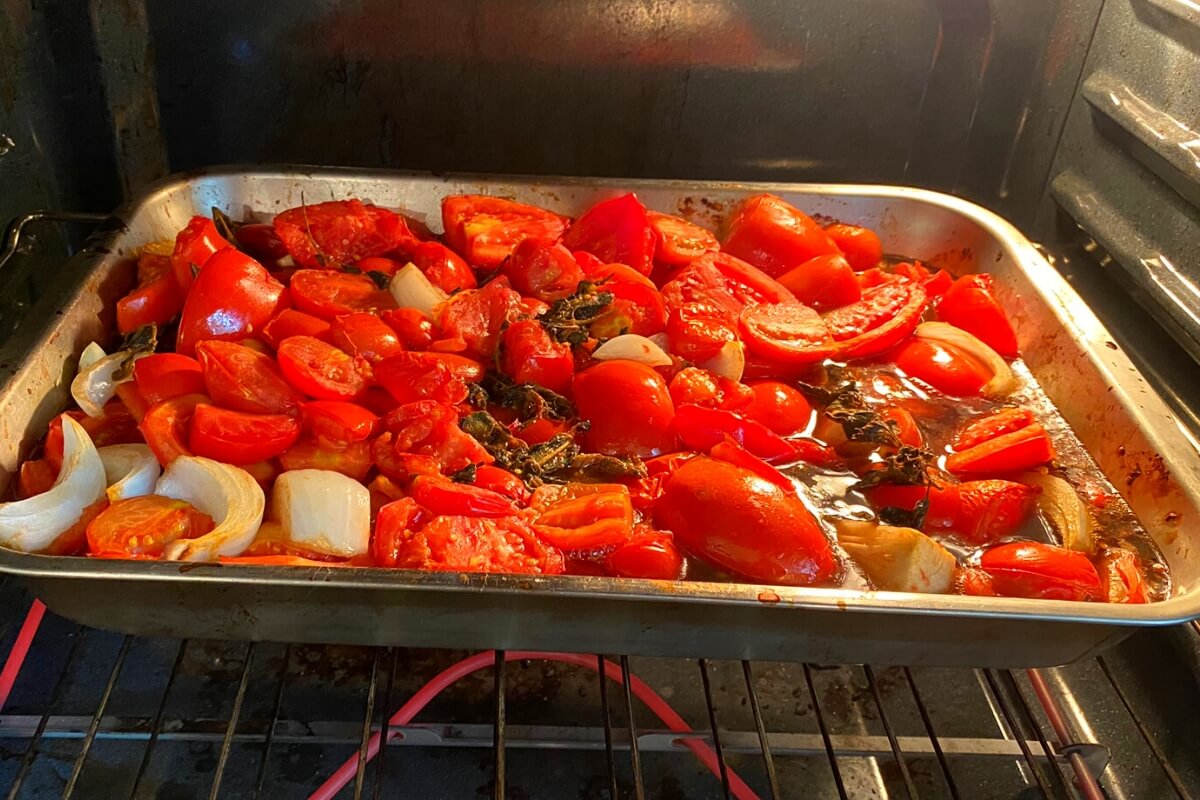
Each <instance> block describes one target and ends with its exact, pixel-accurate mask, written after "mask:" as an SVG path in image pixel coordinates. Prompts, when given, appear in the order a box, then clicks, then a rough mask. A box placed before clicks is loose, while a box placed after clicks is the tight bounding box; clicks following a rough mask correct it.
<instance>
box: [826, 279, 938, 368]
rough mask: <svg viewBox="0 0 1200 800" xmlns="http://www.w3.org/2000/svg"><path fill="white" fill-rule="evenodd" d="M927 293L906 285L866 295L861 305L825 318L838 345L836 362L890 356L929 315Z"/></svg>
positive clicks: (897, 284)
mask: <svg viewBox="0 0 1200 800" xmlns="http://www.w3.org/2000/svg"><path fill="white" fill-rule="evenodd" d="M925 304H926V296H925V290H924V289H922V288H921V287H920V286H916V285H915V284H911V283H908V282H905V281H896V282H892V283H884V284H880V285H879V286H875V287H872V288H870V289H867V290H866V291H865V292H863V296H862V299H861V300H859V301H858V302H857V303H852V304H850V305H848V306H844V307H842V308H839V309H836V310H834V311H831V312H830V313H828V314H826V315H825V325H826V326H827V327H828V328H829V332H830V334H831V335H832V336H833V338H834V340H836V341H837V343H838V346H837V352H836V353H835V357H836V358H868V357H870V356H876V355H879V354H880V353H884V352H887V351H888V350H890V349H891V348H892V347H894V346H895V345H896V344H898V343H899V342H900V341H901V340H903V339H904V338H905V337H907V336H908V335H909V334H911V333H912V332H913V331H914V330H915V329H916V327H917V324H918V323H919V322H920V321H921V315H922V314H923V313H924V312H925Z"/></svg>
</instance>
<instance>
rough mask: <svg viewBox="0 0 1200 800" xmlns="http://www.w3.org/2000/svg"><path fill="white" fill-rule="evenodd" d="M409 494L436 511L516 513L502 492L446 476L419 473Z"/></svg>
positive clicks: (484, 514) (481, 514)
mask: <svg viewBox="0 0 1200 800" xmlns="http://www.w3.org/2000/svg"><path fill="white" fill-rule="evenodd" d="M409 494H410V496H411V497H412V499H413V500H416V501H417V504H418V505H420V506H421V507H422V508H425V509H427V510H428V511H430V512H431V513H433V514H438V515H455V516H466V517H507V516H511V515H513V514H516V513H517V507H516V506H514V505H513V504H512V501H511V500H509V499H508V498H507V497H505V496H504V495H501V494H497V493H496V492H493V491H492V490H490V489H485V488H483V487H482V486H471V485H469V484H462V483H454V482H453V481H450V480H447V479H446V478H435V477H431V476H428V475H418V476H417V477H416V478H414V479H413V482H412V486H411V487H410V488H409Z"/></svg>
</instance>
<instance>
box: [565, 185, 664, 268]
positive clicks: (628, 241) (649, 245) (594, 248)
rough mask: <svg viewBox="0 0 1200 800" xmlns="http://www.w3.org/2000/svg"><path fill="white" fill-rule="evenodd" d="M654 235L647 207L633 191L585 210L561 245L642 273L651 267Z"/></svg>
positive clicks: (652, 264)
mask: <svg viewBox="0 0 1200 800" xmlns="http://www.w3.org/2000/svg"><path fill="white" fill-rule="evenodd" d="M654 243H655V235H654V231H653V229H651V227H650V217H649V215H648V214H647V213H646V207H645V206H644V205H642V203H641V201H640V200H638V199H637V198H636V197H634V196H633V195H632V194H623V195H621V196H620V197H614V198H612V199H609V200H602V201H600V202H599V203H596V205H594V206H592V207H591V208H589V209H588V210H587V211H585V212H584V214H583V216H581V217H580V218H579V219H578V220H576V221H575V224H574V225H572V226H571V227H570V228H569V229H568V230H567V233H566V235H564V236H563V244H565V245H566V246H567V247H569V248H571V249H572V250H584V251H586V252H588V253H591V254H592V255H594V256H596V257H597V258H599V259H600V260H601V261H604V262H605V263H608V264H614V263H615V264H625V265H626V266H628V267H632V268H633V269H635V270H637V271H638V272H640V273H642V274H643V275H649V274H650V269H651V267H653V266H654Z"/></svg>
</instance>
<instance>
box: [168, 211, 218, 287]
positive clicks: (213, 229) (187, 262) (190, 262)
mask: <svg viewBox="0 0 1200 800" xmlns="http://www.w3.org/2000/svg"><path fill="white" fill-rule="evenodd" d="M230 246H231V245H230V243H229V240H228V239H226V238H225V237H224V236H222V235H221V234H220V233H218V232H217V226H216V225H215V224H214V223H213V221H212V220H211V219H209V218H208V217H192V219H191V221H190V222H188V224H187V225H186V226H185V227H184V229H183V230H181V231H180V232H179V234H178V235H177V236H176V237H175V249H174V250H172V251H171V272H172V274H174V275H175V283H176V285H178V287H179V290H180V296H181V297H182V296H183V295H184V294H187V291H188V289H190V288H192V281H194V280H195V279H196V273H197V272H199V270H200V268H201V267H203V266H204V265H205V264H207V263H208V260H209V259H210V258H212V257H213V256H214V255H216V254H217V253H218V252H220V251H221V250H224V249H226V248H227V247H230Z"/></svg>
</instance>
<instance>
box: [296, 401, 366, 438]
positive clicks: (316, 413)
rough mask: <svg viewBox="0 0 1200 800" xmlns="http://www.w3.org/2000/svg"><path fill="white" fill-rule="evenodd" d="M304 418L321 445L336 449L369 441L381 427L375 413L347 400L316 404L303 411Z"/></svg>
mask: <svg viewBox="0 0 1200 800" xmlns="http://www.w3.org/2000/svg"><path fill="white" fill-rule="evenodd" d="M300 416H301V418H302V419H303V422H304V430H305V431H307V432H308V433H309V434H311V435H312V436H313V437H314V438H316V439H317V441H318V442H329V443H332V444H335V445H348V444H353V443H355V442H362V441H365V440H367V439H369V438H370V437H371V434H373V433H374V432H375V428H376V427H377V426H378V424H379V417H378V416H376V414H375V412H373V411H370V410H368V409H366V408H363V407H362V406H360V405H358V404H357V403H348V402H346V401H345V400H313V401H311V402H308V403H305V404H304V405H303V406H302V407H301V409H300Z"/></svg>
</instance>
